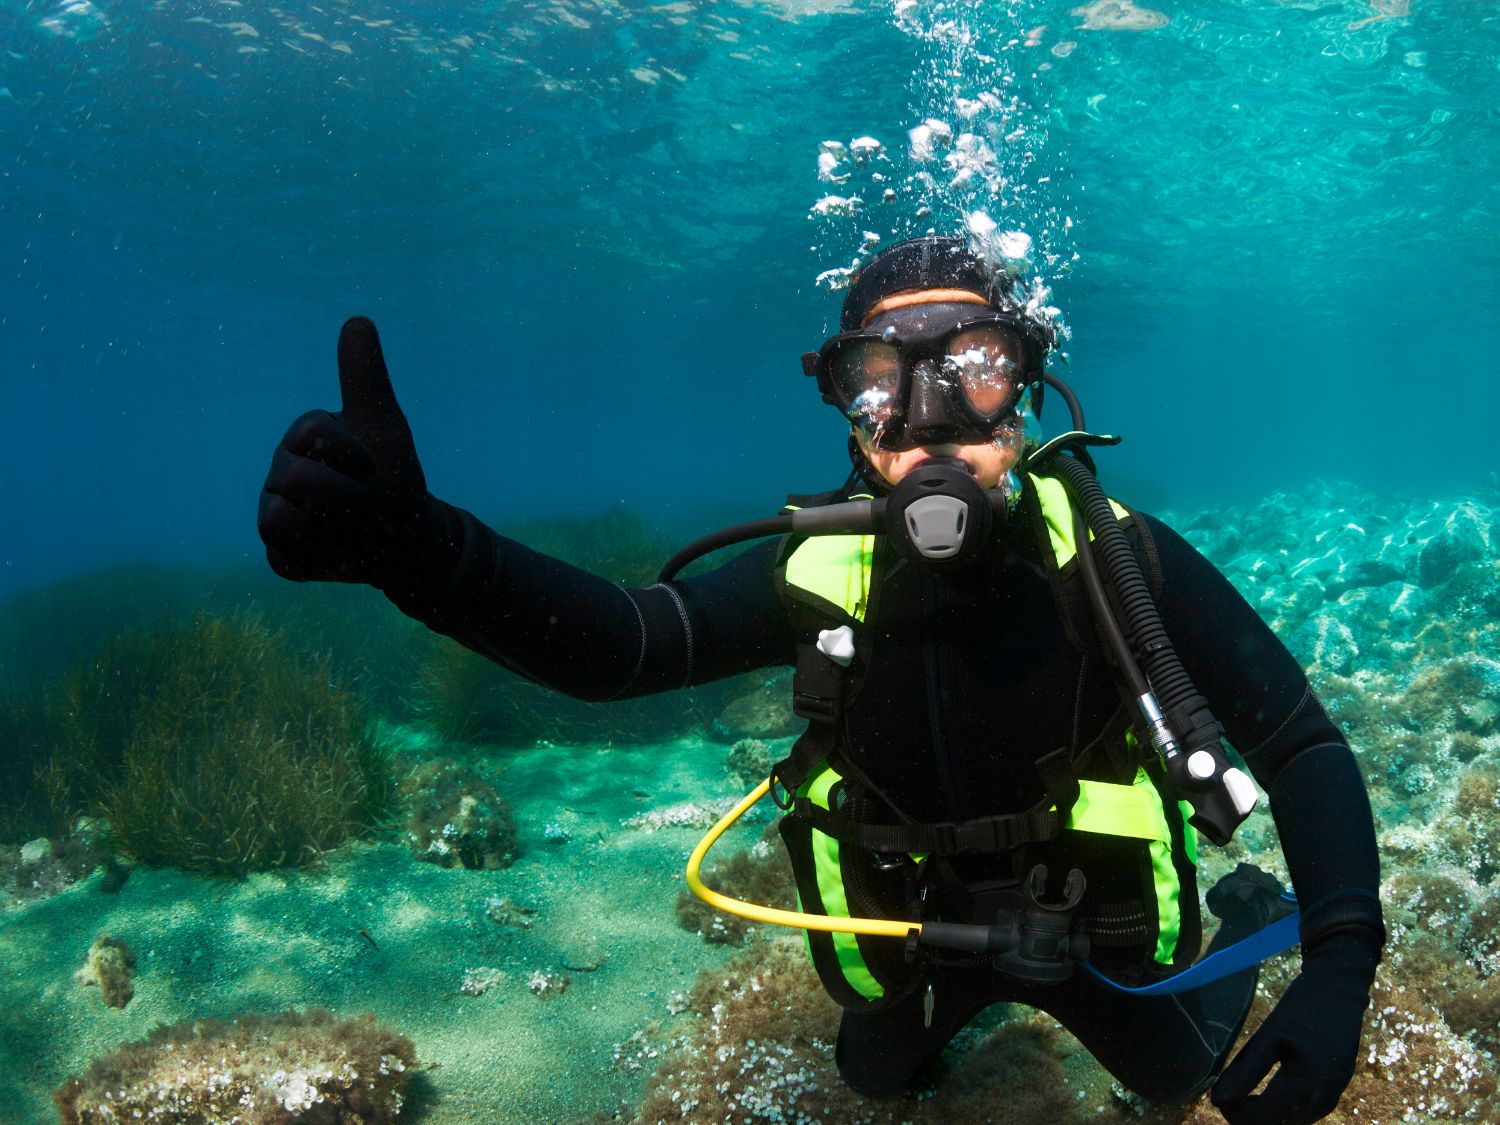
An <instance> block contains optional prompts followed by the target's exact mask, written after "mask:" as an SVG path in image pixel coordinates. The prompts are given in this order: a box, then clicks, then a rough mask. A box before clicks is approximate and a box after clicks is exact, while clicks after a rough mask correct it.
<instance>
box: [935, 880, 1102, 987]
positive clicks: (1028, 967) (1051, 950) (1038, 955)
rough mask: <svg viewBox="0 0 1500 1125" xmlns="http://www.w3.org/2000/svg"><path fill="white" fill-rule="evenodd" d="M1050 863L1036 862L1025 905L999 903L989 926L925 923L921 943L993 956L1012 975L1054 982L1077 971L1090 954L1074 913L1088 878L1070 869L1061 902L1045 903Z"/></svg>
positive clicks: (1023, 900) (1023, 898)
mask: <svg viewBox="0 0 1500 1125" xmlns="http://www.w3.org/2000/svg"><path fill="white" fill-rule="evenodd" d="M1046 886H1047V868H1046V865H1044V864H1037V865H1036V866H1035V867H1033V868H1032V869H1031V871H1030V873H1029V874H1028V875H1027V876H1026V881H1025V883H1024V884H1023V885H1022V894H1021V905H1020V906H1019V907H1001V908H1000V909H999V910H998V911H997V912H996V914H995V921H994V923H993V924H991V925H988V926H979V925H974V924H972V923H967V924H965V923H957V922H923V923H922V930H921V933H920V934H919V935H918V936H917V942H918V944H919V945H926V946H936V947H938V948H941V949H952V950H959V951H962V952H964V953H978V954H987V955H990V956H993V957H994V959H995V961H994V966H995V971H996V972H998V973H1001V974H1002V975H1004V976H1007V977H1010V978H1011V979H1013V980H1019V981H1027V982H1030V983H1033V984H1055V983H1056V982H1058V981H1064V980H1067V979H1068V978H1069V977H1071V976H1072V975H1073V970H1074V968H1076V967H1077V965H1078V964H1079V963H1080V962H1083V961H1086V960H1087V959H1088V955H1089V938H1088V934H1087V933H1084V932H1083V929H1082V927H1081V926H1080V925H1079V924H1078V920H1077V917H1076V913H1077V909H1078V905H1079V903H1081V902H1082V901H1083V892H1084V889H1085V887H1086V886H1087V883H1086V881H1085V879H1084V875H1083V872H1082V871H1079V870H1078V868H1076V867H1075V868H1073V870H1071V871H1069V872H1068V878H1067V883H1066V885H1065V886H1064V889H1063V898H1062V901H1060V902H1043V901H1042V897H1041V896H1042V892H1043V891H1044V890H1045V889H1046Z"/></svg>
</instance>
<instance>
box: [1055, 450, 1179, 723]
mask: <svg viewBox="0 0 1500 1125" xmlns="http://www.w3.org/2000/svg"><path fill="white" fill-rule="evenodd" d="M1048 471H1049V472H1054V473H1056V474H1057V475H1058V476H1059V477H1061V478H1062V479H1063V482H1064V483H1065V484H1066V485H1067V486H1068V491H1069V492H1070V493H1072V495H1073V498H1074V500H1075V501H1076V502H1077V504H1078V505H1079V506H1080V507H1081V508H1082V509H1083V513H1084V517H1085V519H1086V520H1087V521H1088V525H1089V527H1091V528H1092V529H1093V532H1094V549H1095V550H1096V551H1097V552H1098V553H1099V555H1100V557H1101V560H1102V562H1103V564H1104V570H1105V573H1107V574H1108V575H1109V577H1110V582H1111V584H1112V585H1113V586H1114V590H1115V597H1116V599H1118V601H1119V604H1120V610H1121V612H1122V613H1123V614H1124V616H1125V623H1126V626H1127V628H1128V629H1129V630H1130V635H1131V637H1132V638H1133V639H1134V641H1135V651H1136V654H1137V655H1138V657H1139V659H1140V662H1141V664H1142V665H1144V667H1145V672H1146V676H1147V678H1148V679H1149V680H1150V682H1151V688H1152V690H1153V691H1154V692H1155V693H1156V699H1157V702H1158V703H1159V704H1160V706H1161V709H1162V711H1163V712H1165V713H1166V714H1168V715H1171V714H1172V713H1173V711H1174V710H1175V709H1176V708H1177V707H1179V706H1181V705H1182V704H1184V703H1187V702H1189V701H1190V700H1195V699H1197V698H1198V691H1197V689H1196V688H1195V687H1193V682H1192V680H1191V679H1189V678H1188V674H1187V670H1186V669H1185V668H1183V666H1182V661H1180V660H1178V659H1177V653H1176V652H1175V651H1174V650H1173V648H1172V643H1171V641H1170V639H1169V638H1168V637H1167V631H1166V629H1165V628H1164V627H1163V626H1162V623H1161V614H1160V613H1158V612H1157V609H1156V602H1155V601H1154V600H1153V599H1152V597H1151V588H1150V585H1149V584H1148V583H1147V581H1146V576H1145V575H1144V574H1142V573H1141V564H1140V560H1139V559H1137V558H1136V556H1135V552H1134V551H1133V550H1131V548H1130V542H1129V541H1128V540H1127V539H1126V538H1125V530H1124V528H1122V527H1121V526H1120V521H1119V520H1117V519H1116V518H1115V513H1114V509H1113V508H1112V507H1110V503H1109V498H1108V497H1107V496H1105V495H1104V490H1103V489H1102V488H1100V487H1099V482H1098V480H1096V479H1095V477H1094V474H1093V473H1091V472H1089V470H1088V468H1087V466H1085V465H1083V464H1082V463H1080V462H1079V461H1078V459H1077V458H1075V457H1071V456H1067V455H1064V456H1060V457H1054V458H1052V459H1051V462H1050V464H1049V465H1048ZM1080 548H1081V549H1085V550H1086V549H1087V548H1088V544H1087V542H1083V543H1081V544H1080Z"/></svg>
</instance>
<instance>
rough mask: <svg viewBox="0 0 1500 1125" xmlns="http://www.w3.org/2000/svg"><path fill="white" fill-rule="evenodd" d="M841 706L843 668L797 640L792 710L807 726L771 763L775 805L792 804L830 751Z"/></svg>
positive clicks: (831, 751) (789, 806)
mask: <svg viewBox="0 0 1500 1125" xmlns="http://www.w3.org/2000/svg"><path fill="white" fill-rule="evenodd" d="M843 706H844V669H843V668H842V667H840V666H839V665H838V664H836V663H834V662H833V661H832V660H830V659H829V658H828V657H827V656H825V655H823V653H821V652H819V651H818V646H817V645H815V644H809V643H805V642H804V643H799V644H798V645H797V666H796V668H795V670H794V671H793V672H792V710H793V711H794V712H796V714H797V715H798V716H800V717H801V718H804V719H806V720H807V729H806V730H804V731H803V732H802V733H801V734H800V735H798V736H797V741H796V742H795V743H793V744H792V751H791V753H790V754H788V755H787V756H786V757H785V758H783V759H782V760H781V761H779V762H777V763H776V764H775V765H774V766H772V767H771V800H773V801H775V802H776V804H777V806H778V807H779V808H782V809H790V808H791V807H792V805H793V803H794V798H795V796H796V793H797V790H798V789H799V788H800V787H801V786H802V783H803V782H804V781H806V780H807V779H808V777H809V776H810V775H811V774H812V772H813V770H814V769H815V768H816V767H817V765H818V763H819V762H822V761H825V760H826V759H827V758H828V756H829V754H831V753H833V750H834V745H835V742H836V741H837V739H836V735H837V733H838V723H839V716H840V714H841V713H842V711H843ZM778 789H779V790H780V792H778Z"/></svg>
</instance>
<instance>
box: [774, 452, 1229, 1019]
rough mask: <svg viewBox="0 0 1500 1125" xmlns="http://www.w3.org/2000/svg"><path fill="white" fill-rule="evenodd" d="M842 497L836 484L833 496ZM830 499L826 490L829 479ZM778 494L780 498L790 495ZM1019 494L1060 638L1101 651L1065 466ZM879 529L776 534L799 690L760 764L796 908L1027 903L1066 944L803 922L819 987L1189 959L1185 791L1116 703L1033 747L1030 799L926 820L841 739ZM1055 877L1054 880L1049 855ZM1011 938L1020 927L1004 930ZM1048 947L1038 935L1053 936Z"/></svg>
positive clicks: (930, 912)
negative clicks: (997, 943) (784, 745)
mask: <svg viewBox="0 0 1500 1125" xmlns="http://www.w3.org/2000/svg"><path fill="white" fill-rule="evenodd" d="M839 498H841V497H839ZM829 499H830V500H832V499H835V498H833V497H830V498H829ZM790 503H791V502H790V501H789V504H790ZM1021 503H1022V504H1023V506H1024V508H1025V514H1026V516H1027V517H1028V521H1029V522H1030V524H1031V525H1032V527H1033V528H1034V529H1035V532H1036V534H1037V537H1038V544H1039V549H1040V552H1041V555H1042V557H1043V558H1044V559H1045V560H1046V561H1047V570H1048V575H1049V580H1050V583H1049V584H1050V588H1051V591H1052V595H1053V598H1054V599H1055V601H1056V604H1057V606H1058V609H1059V612H1060V614H1061V616H1062V619H1063V621H1064V624H1065V628H1066V629H1067V632H1068V636H1069V639H1070V641H1071V642H1072V643H1073V644H1074V645H1075V646H1077V647H1078V648H1080V649H1081V650H1083V651H1084V652H1087V653H1094V654H1097V653H1099V652H1100V645H1099V643H1098V641H1097V638H1096V637H1095V634H1094V629H1093V623H1092V611H1091V610H1090V608H1089V605H1088V601H1087V599H1086V598H1085V597H1084V596H1083V595H1082V594H1081V593H1080V592H1079V590H1078V589H1077V587H1078V582H1077V581H1076V579H1075V576H1074V569H1075V565H1076V564H1075V562H1074V560H1075V557H1076V554H1077V543H1076V539H1075V522H1074V519H1073V508H1072V504H1071V502H1070V500H1069V497H1068V494H1067V492H1066V490H1065V489H1064V487H1063V485H1062V483H1061V482H1060V481H1058V480H1056V479H1055V478H1052V477H1047V476H1038V475H1032V476H1029V477H1028V478H1027V484H1026V487H1025V488H1024V489H1023V490H1022V497H1021ZM1111 504H1112V506H1113V507H1114V510H1115V514H1116V515H1117V516H1118V517H1120V519H1121V520H1122V522H1124V523H1125V524H1127V525H1132V524H1133V525H1134V526H1135V528H1136V533H1135V536H1134V546H1135V549H1136V553H1137V555H1138V556H1139V557H1140V559H1141V561H1142V566H1143V570H1144V572H1145V573H1146V574H1147V575H1150V576H1151V577H1152V579H1153V593H1154V594H1156V595H1157V596H1159V593H1160V566H1159V563H1158V561H1157V558H1156V553H1155V550H1154V546H1153V545H1152V543H1151V541H1150V536H1149V533H1148V531H1147V529H1146V528H1145V526H1144V524H1143V522H1142V521H1139V520H1136V519H1135V517H1134V515H1133V513H1132V512H1130V510H1129V509H1128V508H1125V507H1124V506H1123V505H1120V504H1118V503H1115V502H1114V501H1111ZM876 570H877V560H876V550H875V537H874V536H872V535H823V536H817V537H812V538H806V539H800V540H799V539H796V538H791V539H788V540H787V541H786V542H785V543H784V545H783V549H782V555H781V558H780V560H779V562H778V577H779V580H780V585H781V588H782V590H783V594H784V596H785V597H786V599H787V601H788V603H789V605H790V607H791V609H792V613H793V616H794V620H796V622H797V627H798V630H799V634H800V636H799V640H798V645H797V665H796V671H795V674H794V678H793V693H794V706H795V708H796V710H797V713H798V714H799V715H801V716H802V717H803V718H805V719H807V720H808V727H807V730H806V732H805V733H804V734H803V735H802V736H801V738H799V739H798V742H797V745H796V746H795V747H794V749H793V751H792V753H791V755H789V757H788V758H787V759H786V760H785V761H784V762H782V763H779V764H778V765H777V767H776V769H775V770H774V771H773V775H772V780H773V790H772V792H773V795H775V794H776V793H777V789H776V788H775V786H776V785H779V786H780V788H781V793H780V796H778V797H777V800H778V803H779V804H781V805H782V807H783V808H785V809H786V810H787V813H788V815H786V816H785V817H783V818H782V821H781V825H780V832H781V836H782V839H783V841H784V842H785V844H786V847H787V850H788V853H789V855H790V858H791V861H792V866H793V869H794V872H795V876H796V885H797V897H798V902H799V909H800V910H803V911H806V912H808V913H811V914H825V915H830V916H835V917H881V918H889V919H893V920H900V921H912V922H922V923H924V924H925V923H928V922H933V921H936V922H942V921H954V922H973V921H983V922H989V921H991V920H993V918H994V917H996V916H997V915H1000V914H1002V913H1003V912H1004V911H1007V910H1008V911H1011V912H1012V913H1013V914H1015V916H1017V917H1024V916H1027V911H1031V912H1032V915H1034V916H1036V917H1037V918H1039V919H1040V920H1041V922H1042V924H1043V928H1044V929H1046V927H1047V924H1048V923H1049V920H1053V921H1055V922H1056V925H1055V926H1054V927H1053V929H1054V931H1055V932H1054V933H1053V937H1051V938H1048V937H1046V935H1045V934H1044V935H1043V938H1042V939H1041V940H1042V941H1043V943H1044V944H1046V943H1047V942H1052V941H1053V940H1054V939H1055V942H1056V943H1059V944H1060V945H1061V947H1063V948H1062V949H1061V950H1051V951H1052V952H1057V953H1058V956H1057V957H1056V958H1055V960H1054V961H1053V963H1051V964H1050V966H1049V964H1048V963H1047V959H1046V958H1045V957H1042V958H1039V959H1032V958H1028V957H1027V956H1026V955H1025V950H1024V949H1019V948H1018V950H1017V951H1013V952H1009V953H1006V954H1002V955H1000V956H999V957H974V956H970V957H967V958H965V957H963V956H962V955H960V956H954V955H947V954H942V953H935V952H933V951H931V950H928V949H921V950H918V949H917V947H916V945H915V943H913V942H908V943H906V944H905V946H903V944H902V943H901V942H899V941H892V940H890V939H888V938H879V937H870V936H865V935H861V934H854V933H840V932H825V931H812V930H808V931H804V932H805V933H806V937H807V942H808V951H809V954H810V956H811V958H812V961H813V964H814V966H815V968H816V969H817V971H818V974H819V976H820V978H821V980H822V982H823V984H824V987H825V988H826V989H827V991H828V992H829V994H830V995H831V996H832V997H833V998H834V999H835V1000H836V1001H838V1002H839V1003H840V1004H842V1005H844V1006H845V1007H849V1008H855V1009H866V1010H869V1009H875V1008H879V1007H883V1006H885V1005H887V1004H890V1003H892V1002H894V1001H895V1000H897V999H899V998H900V997H902V996H905V995H907V994H908V993H909V992H910V991H911V990H912V989H914V988H915V987H917V986H918V985H919V984H920V983H921V982H922V980H923V978H924V974H925V971H926V967H927V965H928V964H930V963H932V962H934V961H938V960H942V961H944V962H945V963H980V962H981V961H983V962H986V963H992V964H993V965H994V967H995V968H996V969H997V970H998V971H1000V972H1002V973H1009V974H1010V975H1012V976H1014V977H1016V978H1018V979H1022V980H1027V981H1033V982H1039V981H1045V980H1049V979H1052V980H1056V979H1063V978H1064V977H1065V976H1066V975H1068V972H1069V970H1070V966H1069V965H1067V963H1066V962H1067V959H1068V958H1069V957H1071V958H1072V960H1073V961H1079V960H1083V959H1085V958H1087V960H1088V961H1089V962H1090V963H1091V964H1092V965H1093V966H1094V967H1096V968H1097V969H1099V970H1101V971H1103V972H1105V973H1107V974H1108V975H1109V976H1110V977H1111V978H1112V979H1115V980H1117V981H1120V982H1121V983H1131V984H1134V983H1141V982H1150V981H1152V980H1156V979H1160V978H1162V977H1165V976H1168V975H1171V974H1172V973H1174V972H1177V971H1179V970H1180V969H1182V968H1185V967H1187V966H1188V965H1190V964H1191V963H1192V962H1193V960H1194V958H1195V957H1196V956H1197V953H1198V946H1199V939H1200V934H1201V924H1200V920H1199V914H1198V894H1197V885H1196V879H1195V863H1196V847H1195V835H1194V833H1193V832H1192V831H1191V830H1190V829H1189V828H1188V826H1187V824H1186V818H1187V816H1188V815H1189V813H1190V811H1191V810H1190V809H1189V808H1188V807H1187V806H1186V805H1185V804H1183V803H1180V802H1178V801H1176V800H1174V799H1172V798H1171V797H1170V796H1168V794H1167V791H1166V786H1165V779H1164V778H1163V776H1162V771H1161V768H1160V765H1159V763H1157V761H1156V760H1155V755H1154V754H1146V753H1141V752H1139V751H1138V750H1137V748H1136V747H1135V744H1134V739H1133V737H1132V736H1131V735H1130V733H1129V724H1128V722H1127V721H1126V718H1125V712H1124V708H1123V706H1122V707H1121V708H1119V709H1118V710H1117V712H1116V714H1115V716H1114V717H1113V718H1112V719H1111V720H1110V721H1109V722H1108V723H1107V724H1106V726H1105V729H1104V730H1103V731H1102V732H1101V733H1100V734H1099V735H1098V736H1097V737H1096V738H1094V739H1093V741H1092V742H1091V743H1089V744H1088V745H1087V746H1086V747H1083V748H1082V749H1081V750H1080V752H1079V753H1077V754H1076V755H1074V754H1072V753H1070V751H1069V749H1068V748H1066V747H1064V748H1061V749H1059V750H1057V751H1054V752H1052V753H1049V754H1045V755H1043V756H1041V757H1040V758H1038V759H1037V760H1036V762H1035V763H1034V765H1035V767H1036V770H1037V773H1038V775H1039V777H1040V779H1041V781H1042V784H1043V787H1044V788H1045V790H1046V794H1047V795H1046V797H1045V798H1044V799H1043V800H1042V801H1040V802H1039V803H1038V804H1036V805H1035V806H1033V807H1032V808H1030V809H1028V810H1025V811H1023V812H1019V813H1007V814H1001V815H996V816H990V817H983V818H979V819H975V820H969V821H963V822H957V823H953V822H949V823H922V822H917V821H914V820H912V819H911V818H909V817H907V816H906V815H904V814H903V813H902V812H901V811H900V810H901V799H900V794H899V793H891V792H882V791H880V790H878V789H877V788H876V787H875V786H874V785H873V784H872V783H871V782H870V780H869V778H868V777H867V776H865V774H864V773H863V772H862V771H861V770H860V768H859V765H858V753H857V748H853V747H850V746H848V745H846V744H845V743H846V741H847V740H846V738H845V736H844V732H843V725H842V723H841V721H840V719H841V713H842V708H843V703H844V700H845V699H846V698H849V697H851V696H852V694H853V692H854V689H855V685H856V684H857V682H858V678H859V676H860V673H861V662H862V659H863V656H862V654H863V653H864V652H865V651H867V646H868V644H869V643H872V641H873V638H874V636H875V635H876V631H875V628H874V625H875V623H874V622H873V621H872V620H870V619H869V618H870V614H871V604H872V600H871V597H870V593H871V586H872V583H874V582H878V580H879V578H878V575H877V573H876ZM1048 871H1050V872H1053V873H1054V878H1053V882H1054V883H1056V884H1059V885H1061V884H1062V883H1063V878H1062V876H1063V874H1064V873H1071V872H1074V871H1077V872H1081V873H1082V875H1081V877H1079V878H1077V879H1076V880H1071V879H1070V880H1068V882H1067V886H1066V889H1064V890H1063V891H1061V893H1060V895H1059V892H1058V890H1057V889H1056V888H1053V889H1052V890H1051V892H1050V894H1049V891H1048V888H1047V886H1046V880H1047V872H1048ZM1017 945H1018V947H1020V946H1024V945H1025V942H1024V941H1019V940H1018V942H1017ZM1049 949H1050V946H1049Z"/></svg>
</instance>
